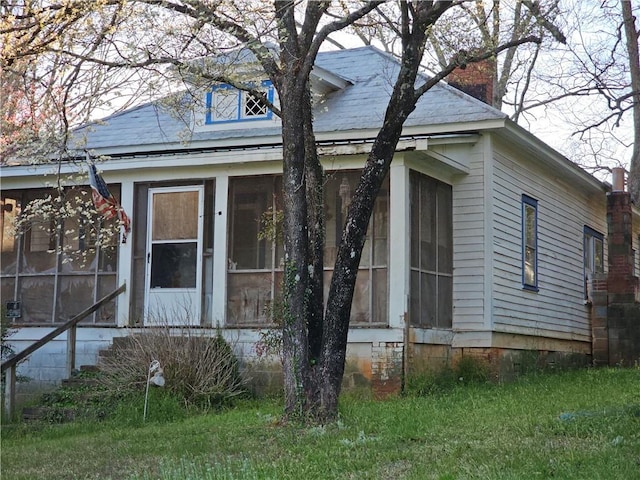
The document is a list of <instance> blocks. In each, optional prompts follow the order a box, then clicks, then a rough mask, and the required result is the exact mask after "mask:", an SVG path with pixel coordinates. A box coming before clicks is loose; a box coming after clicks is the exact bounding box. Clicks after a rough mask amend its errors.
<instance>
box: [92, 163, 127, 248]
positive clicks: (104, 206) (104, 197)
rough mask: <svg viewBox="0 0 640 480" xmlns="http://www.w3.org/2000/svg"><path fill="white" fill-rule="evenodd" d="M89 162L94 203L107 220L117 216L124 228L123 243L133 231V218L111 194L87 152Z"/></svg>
mask: <svg viewBox="0 0 640 480" xmlns="http://www.w3.org/2000/svg"><path fill="white" fill-rule="evenodd" d="M87 162H88V163H89V185H91V196H92V197H93V205H94V206H95V207H96V211H97V212H98V213H99V214H100V215H102V216H103V217H104V218H106V219H107V220H109V219H112V218H115V217H117V218H118V220H120V223H121V224H122V226H123V228H124V234H123V235H122V243H126V242H127V235H128V233H129V232H130V231H131V220H129V217H128V216H127V214H126V213H125V211H124V209H123V208H122V206H121V205H120V204H119V203H118V201H117V200H116V199H115V198H114V197H113V195H111V192H110V191H109V189H108V188H107V184H106V183H105V181H104V179H103V178H102V176H101V175H100V174H99V173H98V169H97V168H96V166H95V165H94V163H93V162H92V161H91V158H90V157H89V154H88V153H87Z"/></svg>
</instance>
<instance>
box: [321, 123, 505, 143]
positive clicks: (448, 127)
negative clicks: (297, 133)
mask: <svg viewBox="0 0 640 480" xmlns="http://www.w3.org/2000/svg"><path fill="white" fill-rule="evenodd" d="M504 122H505V121H504V119H493V120H482V121H478V122H467V123H443V124H441V125H418V126H409V127H405V128H403V129H402V136H405V137H411V136H414V137H427V136H429V135H440V136H446V135H451V136H457V137H459V140H458V141H459V142H475V141H476V140H475V139H474V137H473V136H469V135H470V134H475V133H477V132H478V131H482V130H494V129H496V128H501V127H504ZM379 131H380V129H379V128H369V129H358V130H355V129H354V130H340V131H331V132H315V133H316V141H318V142H331V141H334V142H340V141H350V140H364V139H374V138H376V136H377V135H378V132H379ZM465 135H466V136H465ZM432 141H433V140H432Z"/></svg>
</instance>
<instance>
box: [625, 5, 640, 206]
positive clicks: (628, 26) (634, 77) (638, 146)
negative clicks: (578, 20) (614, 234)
mask: <svg viewBox="0 0 640 480" xmlns="http://www.w3.org/2000/svg"><path fill="white" fill-rule="evenodd" d="M635 20H636V19H635V17H634V16H633V7H632V6H631V0H622V21H623V23H624V31H625V36H626V38H627V42H626V46H627V53H628V54H629V71H630V76H631V92H632V95H633V96H632V99H633V107H632V108H633V128H634V134H633V153H632V155H631V163H630V165H629V172H630V173H629V193H631V198H632V200H633V202H634V203H635V204H636V205H640V53H639V52H638V30H637V27H636V24H635Z"/></svg>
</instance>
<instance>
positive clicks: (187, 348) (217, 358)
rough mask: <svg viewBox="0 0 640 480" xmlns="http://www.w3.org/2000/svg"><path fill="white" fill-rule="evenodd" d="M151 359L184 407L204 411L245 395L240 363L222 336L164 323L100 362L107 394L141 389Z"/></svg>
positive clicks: (116, 348) (131, 338) (129, 340)
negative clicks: (157, 365) (156, 362)
mask: <svg viewBox="0 0 640 480" xmlns="http://www.w3.org/2000/svg"><path fill="white" fill-rule="evenodd" d="M154 360H157V361H158V362H160V365H161V366H162V369H163V376H164V379H165V385H164V387H163V388H164V389H165V390H167V391H168V392H170V393H171V394H172V395H174V396H175V397H177V398H181V399H182V400H183V402H184V403H185V405H194V406H197V407H200V408H203V409H208V408H211V407H215V406H221V405H223V404H225V403H227V402H229V401H230V400H232V399H233V398H235V397H238V396H240V395H242V394H244V393H245V388H244V381H243V379H242V377H241V376H240V372H239V366H238V360H237V358H236V357H235V355H234V353H233V350H232V348H231V346H230V345H229V343H227V341H226V340H225V339H224V338H223V337H222V335H220V334H219V333H218V334H216V335H214V336H208V335H203V334H201V333H199V332H198V331H196V330H194V329H193V328H189V327H184V328H176V327H171V326H168V325H167V326H159V327H153V328H149V329H146V330H145V331H144V332H142V333H137V334H135V335H131V336H129V337H127V341H124V342H122V343H117V344H115V345H114V346H113V347H112V352H111V355H110V356H109V357H107V358H105V359H104V361H102V362H101V365H100V367H101V370H102V371H103V375H102V376H101V377H100V378H101V382H102V384H103V385H105V386H106V387H107V389H108V390H110V391H111V392H120V393H122V394H128V393H133V392H140V391H143V390H144V389H145V387H146V382H147V374H148V369H149V365H150V363H151V362H152V361H154Z"/></svg>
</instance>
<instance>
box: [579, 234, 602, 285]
mask: <svg viewBox="0 0 640 480" xmlns="http://www.w3.org/2000/svg"><path fill="white" fill-rule="evenodd" d="M587 235H589V236H591V237H593V238H596V239H598V240H600V241H601V242H602V246H603V248H604V235H603V234H602V233H600V232H598V231H597V230H594V229H593V228H591V227H589V226H587V225H585V226H584V228H583V229H582V257H583V259H584V258H585V257H586V254H587V248H590V247H591V246H590V245H587V239H586V236H587ZM590 253H591V257H592V258H593V259H594V261H595V252H593V251H592V252H590ZM603 257H604V252H603ZM582 264H583V266H582V269H583V273H584V274H585V275H586V273H587V272H586V269H587V265H585V262H584V260H583V262H582ZM602 269H603V270H604V265H602Z"/></svg>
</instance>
